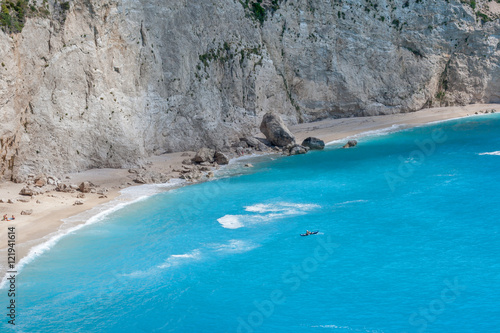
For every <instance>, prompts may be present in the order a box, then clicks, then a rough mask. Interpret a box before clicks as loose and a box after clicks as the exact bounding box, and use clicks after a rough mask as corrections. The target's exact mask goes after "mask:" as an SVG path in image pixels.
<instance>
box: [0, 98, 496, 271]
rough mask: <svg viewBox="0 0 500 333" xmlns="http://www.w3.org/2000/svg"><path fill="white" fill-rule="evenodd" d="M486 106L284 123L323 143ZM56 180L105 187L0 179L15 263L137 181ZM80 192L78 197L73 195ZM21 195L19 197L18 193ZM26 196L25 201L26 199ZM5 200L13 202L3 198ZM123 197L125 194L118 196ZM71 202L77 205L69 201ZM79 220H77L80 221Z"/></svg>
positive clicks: (107, 173) (170, 168) (102, 172)
mask: <svg viewBox="0 0 500 333" xmlns="http://www.w3.org/2000/svg"><path fill="white" fill-rule="evenodd" d="M491 110H495V112H500V105H498V104H475V105H469V106H464V107H460V106H457V107H446V108H433V109H425V110H421V111H417V112H412V113H405V114H394V115H386V116H374V117H363V118H342V119H327V120H323V121H318V122H314V123H306V124H298V125H294V126H291V127H290V130H291V131H292V132H293V133H294V134H295V136H296V138H297V142H298V143H300V142H302V140H303V139H305V138H307V137H309V136H312V137H317V138H320V139H322V140H324V141H325V142H331V141H335V140H341V139H345V138H347V137H351V136H354V135H359V134H361V133H364V132H369V131H374V130H380V129H384V128H389V127H391V126H394V125H401V126H403V127H405V128H408V127H413V126H419V125H423V124H426V123H430V122H436V121H443V120H447V119H454V118H460V117H465V116H469V115H474V114H476V113H477V114H485V113H486V112H487V113H490V112H491ZM194 155H195V153H194V152H179V153H171V154H165V155H161V156H154V157H151V158H150V159H149V161H147V163H146V165H147V167H146V168H147V169H148V170H149V171H157V172H160V171H161V172H164V173H166V174H167V175H168V177H169V178H176V177H179V172H178V171H176V170H179V169H182V167H183V165H182V161H183V160H184V159H186V158H191V157H193V156H194ZM62 181H63V182H64V183H65V184H68V185H79V184H80V183H82V182H84V181H89V182H92V183H93V184H94V185H95V187H96V188H97V189H106V190H107V191H105V194H104V195H103V194H102V193H101V194H98V192H102V191H97V192H96V193H85V196H84V197H83V198H82V197H81V196H82V195H81V194H80V192H73V193H66V192H57V191H55V190H49V191H47V192H45V193H43V194H39V195H36V196H33V197H26V196H21V195H19V192H20V191H21V189H22V188H23V187H24V186H25V184H16V183H12V182H3V183H0V199H2V202H0V216H4V215H5V214H7V216H8V217H9V218H10V217H11V216H12V215H14V216H15V217H16V219H15V220H13V221H7V222H6V221H3V222H1V223H2V224H3V228H0V239H2V240H3V241H1V242H0V255H2V256H4V255H6V251H7V247H6V245H7V232H8V229H7V228H8V227H10V226H15V228H16V260H17V262H19V261H20V260H21V259H22V258H23V257H25V256H26V255H27V254H28V253H29V251H30V249H31V248H33V247H34V246H36V245H38V244H40V243H42V242H44V241H46V240H47V238H50V236H51V235H54V234H56V233H57V232H58V231H59V230H60V229H61V228H62V227H64V222H63V219H65V218H68V217H71V216H74V215H76V214H79V213H82V212H84V211H87V210H89V209H92V208H93V207H96V206H98V205H102V204H105V203H108V202H110V201H111V200H121V199H120V190H122V189H124V188H127V187H130V186H133V185H139V184H134V182H133V174H132V173H130V172H129V170H127V169H93V170H88V171H84V172H80V173H73V174H67V175H64V176H63V179H62ZM78 196H80V197H78ZM21 197H23V198H25V200H24V201H27V202H22V201H18V200H17V199H19V198H21ZM26 198H27V199H28V200H26ZM9 199H10V200H11V201H12V202H13V203H7V202H8V201H9ZM123 200H125V199H123ZM76 201H81V202H83V204H81V205H75V202H76ZM26 210H32V213H31V215H21V212H22V211H26ZM82 223H83V222H82ZM4 263H5V259H3V260H2V268H1V270H0V274H2V275H3V274H4V273H5V271H6V269H5V266H4V265H5V264H4Z"/></svg>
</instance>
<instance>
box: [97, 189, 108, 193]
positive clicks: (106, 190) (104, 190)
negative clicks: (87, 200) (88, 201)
mask: <svg viewBox="0 0 500 333" xmlns="http://www.w3.org/2000/svg"><path fill="white" fill-rule="evenodd" d="M106 193H108V189H107V188H105V187H103V188H101V189H99V190H98V191H97V194H100V195H105V194H106Z"/></svg>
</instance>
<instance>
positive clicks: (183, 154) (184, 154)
mask: <svg viewBox="0 0 500 333" xmlns="http://www.w3.org/2000/svg"><path fill="white" fill-rule="evenodd" d="M181 156H182V157H187V156H189V153H186V152H184V153H182V154H181Z"/></svg>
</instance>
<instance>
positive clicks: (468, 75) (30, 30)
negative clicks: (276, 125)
mask: <svg viewBox="0 0 500 333" xmlns="http://www.w3.org/2000/svg"><path fill="white" fill-rule="evenodd" d="M23 3H24V2H23ZM471 4H472V2H471ZM471 4H469V3H467V1H464V2H463V3H462V2H460V1H457V0H449V1H448V0H421V1H420V0H419V1H415V0H390V1H389V0H381V1H375V2H366V1H361V0H353V1H349V2H345V1H333V0H332V1H330V0H327V1H325V0H307V1H306V0H273V1H268V0H264V1H262V2H260V3H256V2H255V1H254V0H244V1H233V0H213V1H201V0H194V1H178V0H175V1H174V0H166V1H165V0H163V1H159V0H148V1H145V0H137V1H131V0H99V1H97V0H85V1H83V0H72V1H69V2H56V1H53V0H49V1H48V2H47V5H46V6H47V8H45V4H43V5H42V4H41V2H38V5H36V6H39V8H38V9H37V11H36V12H32V11H31V9H30V8H28V7H26V8H25V10H24V11H23V12H22V13H21V12H20V11H18V9H15V8H17V7H12V8H10V7H9V8H10V9H9V8H7V10H8V11H17V12H16V13H14V12H10V14H9V15H10V17H11V18H13V21H12V20H11V21H9V22H10V23H9V22H7V21H5V20H2V21H0V25H3V27H2V28H3V30H4V31H6V32H0V62H1V66H0V117H1V121H0V175H2V174H4V175H5V178H9V179H14V180H18V181H22V180H25V179H26V177H27V175H28V174H29V173H34V172H44V173H47V174H49V173H54V172H55V174H58V173H61V172H69V171H79V170H83V169H88V168H92V167H132V166H137V165H140V164H141V162H142V160H141V159H142V158H143V157H145V156H148V155H151V154H160V153H163V152H171V151H180V150H188V149H190V150H196V149H199V148H202V147H210V148H214V149H216V148H218V149H221V148H225V147H230V146H231V144H232V143H233V142H236V141H237V140H238V138H240V137H245V136H248V135H251V134H256V131H258V128H257V126H258V122H259V120H260V119H261V118H262V116H263V115H264V114H266V113H267V112H270V111H273V112H276V113H277V114H280V115H281V116H282V117H283V119H284V121H285V123H287V124H295V123H297V122H304V121H313V120H317V119H322V118H325V117H347V116H365V115H377V114H390V113H398V112H408V111H413V110H418V109H421V108H423V107H427V106H437V105H453V104H468V103H476V102H500V66H499V56H500V44H499V40H500V37H499V36H500V24H499V21H498V19H497V18H498V6H499V4H497V3H496V2H494V1H490V2H486V1H484V2H483V1H481V2H477V3H476V2H473V5H471ZM21 14H22V15H21ZM25 16H26V17H27V18H25ZM22 23H24V27H23V26H22V25H21V24H22ZM9 24H10V25H9ZM21 29H22V31H20V30H21Z"/></svg>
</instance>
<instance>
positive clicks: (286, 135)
mask: <svg viewBox="0 0 500 333" xmlns="http://www.w3.org/2000/svg"><path fill="white" fill-rule="evenodd" d="M260 131H261V132H262V133H263V134H264V135H265V136H266V138H267V140H269V142H271V143H272V144H273V145H275V146H278V147H284V146H287V145H289V144H294V143H295V136H294V135H293V134H292V132H290V130H289V129H288V128H287V127H286V125H285V123H284V122H283V120H282V119H281V117H280V116H279V115H276V114H274V113H271V112H268V113H266V114H265V115H264V117H263V118H262V123H261V124H260Z"/></svg>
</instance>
